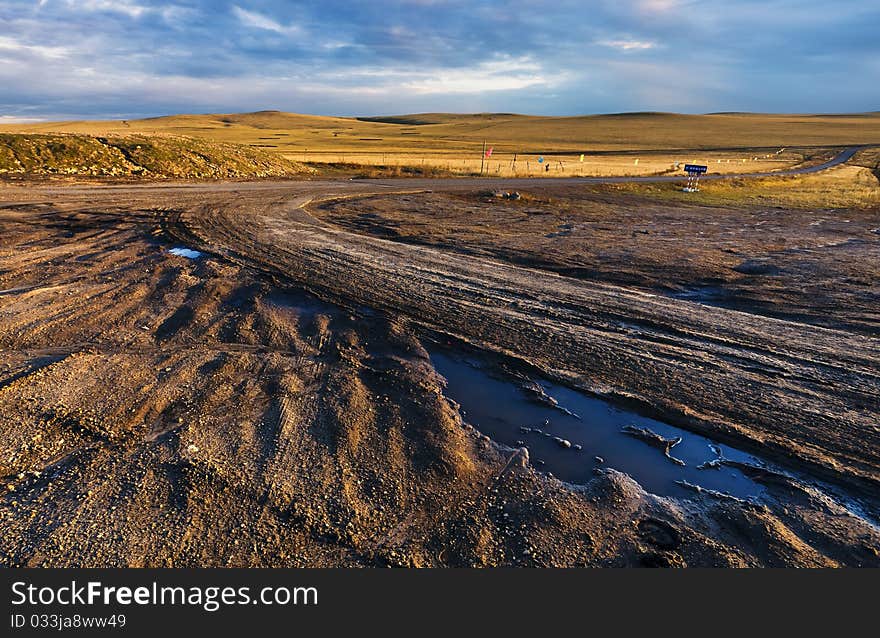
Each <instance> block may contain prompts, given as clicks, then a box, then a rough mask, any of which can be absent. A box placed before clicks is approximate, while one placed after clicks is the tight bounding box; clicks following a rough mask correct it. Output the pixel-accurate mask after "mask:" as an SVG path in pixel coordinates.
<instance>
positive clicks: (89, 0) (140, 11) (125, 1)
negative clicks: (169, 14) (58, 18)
mask: <svg viewBox="0 0 880 638" xmlns="http://www.w3.org/2000/svg"><path fill="white" fill-rule="evenodd" d="M65 2H66V3H67V5H68V6H70V7H71V8H73V9H78V10H80V11H90V12H107V13H120V14H123V15H126V16H128V17H129V18H139V17H141V16H142V15H144V14H145V13H148V12H150V11H153V8H152V7H147V6H144V5H140V4H137V3H135V2H131V0H65ZM45 4H46V3H45V2H41V3H40V5H39V6H40V7H43V6H45Z"/></svg>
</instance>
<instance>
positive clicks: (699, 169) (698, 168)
mask: <svg viewBox="0 0 880 638" xmlns="http://www.w3.org/2000/svg"><path fill="white" fill-rule="evenodd" d="M708 170H709V167H708V166H703V165H702V164H685V165H684V172H685V173H695V174H697V175H700V174H702V173H705V172H706V171H708Z"/></svg>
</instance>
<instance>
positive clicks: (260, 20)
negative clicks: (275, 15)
mask: <svg viewBox="0 0 880 638" xmlns="http://www.w3.org/2000/svg"><path fill="white" fill-rule="evenodd" d="M232 12H233V13H234V14H235V16H236V17H237V18H238V19H239V20H240V21H241V23H242V24H243V25H245V26H246V27H250V28H253V29H263V30H264V31H274V32H275V33H280V34H282V35H296V34H299V33H301V32H302V29H300V27H298V26H296V25H287V26H285V25H282V24H281V23H280V22H277V21H275V20H273V19H272V18H269V17H267V16H264V15H262V14H260V13H256V12H255V11H248V10H247V9H242V8H241V7H239V6H237V5H236V6H234V7H232Z"/></svg>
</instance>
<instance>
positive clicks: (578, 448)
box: [571, 443, 584, 452]
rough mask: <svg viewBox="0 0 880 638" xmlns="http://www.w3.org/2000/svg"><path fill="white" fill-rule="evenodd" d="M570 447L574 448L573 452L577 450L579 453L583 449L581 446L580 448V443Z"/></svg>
mask: <svg viewBox="0 0 880 638" xmlns="http://www.w3.org/2000/svg"><path fill="white" fill-rule="evenodd" d="M571 447H573V448H574V449H575V450H577V451H578V452H580V451H581V450H583V449H584V448H583V446H582V445H581V444H580V443H575V444H574V445H572V446H571Z"/></svg>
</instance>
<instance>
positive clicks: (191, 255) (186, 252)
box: [168, 246, 205, 259]
mask: <svg viewBox="0 0 880 638" xmlns="http://www.w3.org/2000/svg"><path fill="white" fill-rule="evenodd" d="M168 252H169V253H171V254H172V255H177V256H178V257H186V258H187V259H198V258H199V257H202V256H204V254H205V253H203V252H201V251H198V250H193V249H192V248H184V247H182V246H179V247H177V248H172V249H170V250H169V251H168Z"/></svg>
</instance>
